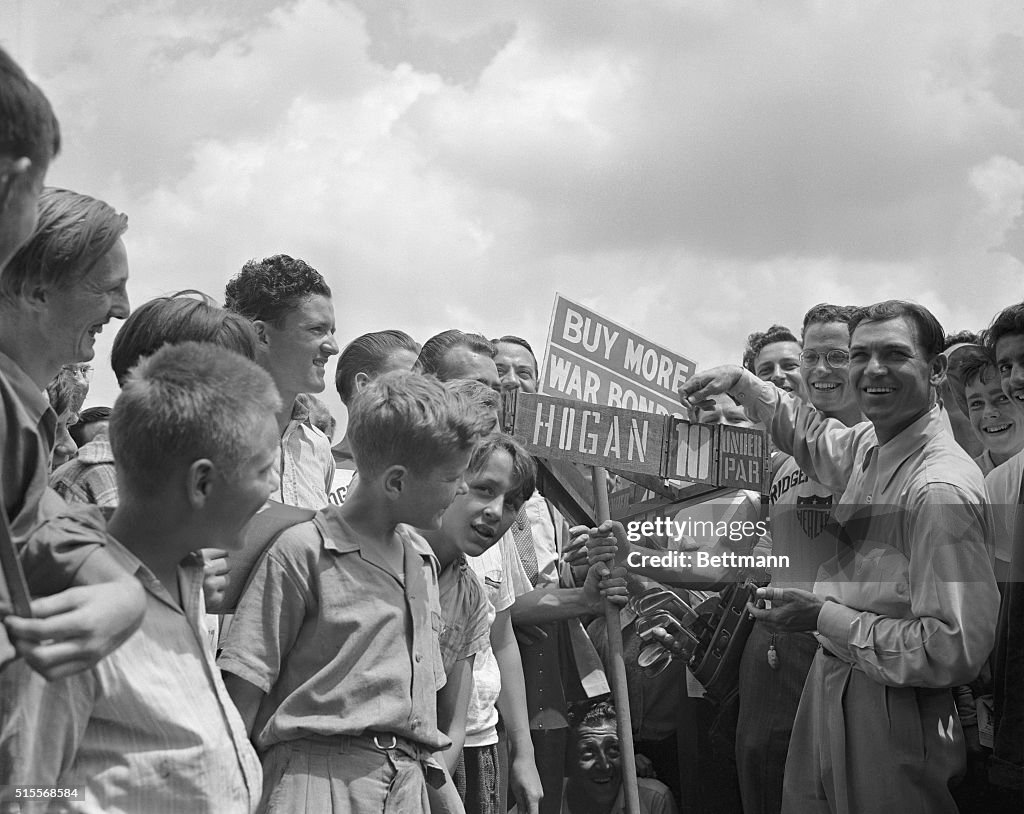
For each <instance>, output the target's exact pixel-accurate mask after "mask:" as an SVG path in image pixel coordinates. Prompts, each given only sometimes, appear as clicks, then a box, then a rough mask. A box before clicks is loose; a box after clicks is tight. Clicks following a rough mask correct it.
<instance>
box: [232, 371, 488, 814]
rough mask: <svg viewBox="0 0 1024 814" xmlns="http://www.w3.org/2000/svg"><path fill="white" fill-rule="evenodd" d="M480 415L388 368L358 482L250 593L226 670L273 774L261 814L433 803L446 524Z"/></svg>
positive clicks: (362, 432)
mask: <svg viewBox="0 0 1024 814" xmlns="http://www.w3.org/2000/svg"><path fill="white" fill-rule="evenodd" d="M479 435H480V419H479V418H478V417H477V412H476V411H475V410H471V409H469V407H468V405H467V404H466V403H465V401H464V400H463V399H461V398H459V397H457V396H455V395H453V394H451V393H449V392H448V391H447V390H445V388H444V387H443V386H442V385H441V384H440V383H439V382H437V381H436V380H434V379H432V378H429V377H424V376H421V375H418V374H414V373H389V374H385V375H383V376H381V377H379V378H378V379H376V380H375V381H373V382H371V383H370V384H368V385H367V386H366V387H365V388H364V389H363V390H361V391H360V392H359V393H358V394H356V396H355V397H354V398H353V400H352V404H351V406H350V413H349V424H348V438H349V441H350V443H351V446H352V453H353V457H354V459H355V463H356V467H357V469H358V471H359V479H358V481H357V482H356V485H355V487H354V488H353V489H352V491H351V492H350V494H349V495H348V496H347V498H346V500H345V503H344V504H342V505H341V506H329V507H327V508H326V509H323V510H322V511H320V512H319V513H318V514H317V515H316V516H315V517H314V518H313V519H312V520H310V521H308V522H305V523H300V524H298V525H296V526H293V527H291V528H289V529H286V530H285V531H284V532H283V533H282V534H281V535H280V537H278V538H277V540H276V541H274V542H273V543H272V544H271V545H270V547H269V548H268V550H267V552H266V554H265V555H264V556H263V558H262V559H261V561H260V562H259V563H258V564H257V566H256V568H255V570H254V572H253V575H252V577H251V580H250V583H249V586H248V587H247V589H246V590H245V592H244V593H243V595H242V597H241V599H240V600H239V603H238V609H237V611H236V614H235V618H234V622H233V624H232V626H231V629H230V631H229V632H228V634H227V637H226V641H225V645H224V650H223V653H222V655H221V658H220V666H221V668H222V669H223V670H224V671H225V681H226V683H227V684H228V689H229V691H230V692H231V694H232V697H233V698H234V699H235V702H236V704H237V705H238V708H239V710H240V711H241V713H242V717H243V719H244V720H245V722H246V725H247V727H248V729H249V731H250V734H251V736H252V738H253V740H254V742H255V744H256V747H257V749H258V750H259V751H260V753H261V756H262V759H263V766H264V773H265V778H266V780H265V784H264V796H263V802H262V804H261V811H269V812H289V814H290V812H294V811H321V812H334V813H335V814H340V813H342V812H345V813H346V814H347V812H371V811H372V812H380V811H389V812H390V811H396V812H399V811H400V812H403V814H405V812H409V813H410V814H412V812H416V811H426V810H427V805H428V804H427V799H426V794H427V790H426V783H425V782H424V781H425V779H429V781H430V782H431V785H432V786H434V787H435V788H436V787H438V786H439V785H442V784H443V783H444V782H445V774H444V773H443V770H442V769H441V767H440V766H439V764H438V763H437V762H436V761H435V759H434V754H433V753H435V752H437V751H438V750H441V749H444V748H446V747H447V746H448V745H449V743H450V741H449V740H448V738H447V737H446V736H445V735H444V734H443V733H441V732H440V731H438V728H437V714H436V691H437V689H438V688H439V687H440V686H442V685H443V683H444V670H443V668H442V662H441V656H440V653H439V652H438V644H437V635H438V634H439V633H440V630H441V615H440V608H439V603H438V592H437V571H438V568H437V560H436V558H435V557H434V555H433V553H432V552H431V551H430V548H429V546H428V545H427V543H426V541H425V540H424V539H423V538H422V537H421V536H420V535H419V534H417V533H416V532H415V531H414V530H413V529H412V528H410V527H416V528H422V529H427V530H430V529H437V528H438V527H439V526H440V523H441V516H442V515H443V514H444V512H445V510H447V509H448V507H449V506H450V505H451V503H452V501H453V500H454V499H455V498H456V496H457V495H460V494H463V493H465V491H466V484H465V481H464V480H463V476H464V474H465V471H466V467H467V465H468V463H469V460H470V456H471V454H472V452H473V449H474V448H475V446H476V443H477V440H478V438H479Z"/></svg>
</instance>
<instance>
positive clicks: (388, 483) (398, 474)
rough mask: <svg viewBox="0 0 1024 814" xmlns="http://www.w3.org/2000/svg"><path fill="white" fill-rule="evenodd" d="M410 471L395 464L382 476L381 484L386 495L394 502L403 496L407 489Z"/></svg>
mask: <svg viewBox="0 0 1024 814" xmlns="http://www.w3.org/2000/svg"><path fill="white" fill-rule="evenodd" d="M408 476H409V470H408V469H406V468H405V467H404V466H402V465H400V464H393V465H391V466H389V467H388V468H387V469H385V470H384V472H383V474H382V475H381V483H382V484H383V485H384V493H385V494H386V495H387V496H388V497H389V498H391V499H392V500H394V499H396V498H399V497H401V496H402V492H403V491H404V489H405V485H406V479H407V478H408Z"/></svg>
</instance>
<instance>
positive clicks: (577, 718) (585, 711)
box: [568, 698, 616, 731]
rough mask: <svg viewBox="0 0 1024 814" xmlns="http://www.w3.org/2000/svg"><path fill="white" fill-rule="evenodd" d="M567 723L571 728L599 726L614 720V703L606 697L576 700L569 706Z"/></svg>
mask: <svg viewBox="0 0 1024 814" xmlns="http://www.w3.org/2000/svg"><path fill="white" fill-rule="evenodd" d="M568 717H569V724H570V725H571V726H572V728H573V730H574V731H575V730H577V729H579V728H580V727H581V726H591V727H593V726H601V725H603V724H606V723H608V722H613V723H614V722H615V720H616V713H615V704H613V703H612V702H611V701H610V700H608V699H607V698H601V699H597V700H595V699H587V700H585V701H577V702H576V703H574V704H572V705H571V706H570V707H569V716H568Z"/></svg>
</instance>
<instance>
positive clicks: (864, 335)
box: [850, 316, 918, 347]
mask: <svg viewBox="0 0 1024 814" xmlns="http://www.w3.org/2000/svg"><path fill="white" fill-rule="evenodd" d="M867 342H873V343H877V342H886V343H888V344H910V345H913V346H914V347H917V346H918V341H917V331H916V330H915V327H914V323H913V322H911V321H910V320H909V319H907V318H906V317H903V316H899V317H893V318H892V319H877V320H876V319H873V320H871V321H868V320H864V321H862V322H860V323H858V325H857V327H856V328H854V329H853V334H852V335H851V336H850V345H851V346H855V345H863V344H866V343H867Z"/></svg>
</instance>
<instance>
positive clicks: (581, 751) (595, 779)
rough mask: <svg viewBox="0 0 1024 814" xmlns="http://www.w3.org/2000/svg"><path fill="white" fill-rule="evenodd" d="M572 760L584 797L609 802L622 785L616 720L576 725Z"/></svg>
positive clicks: (576, 778) (576, 779)
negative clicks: (573, 758) (590, 724)
mask: <svg viewBox="0 0 1024 814" xmlns="http://www.w3.org/2000/svg"><path fill="white" fill-rule="evenodd" d="M574 757H575V760H574V767H573V768H574V769H575V772H576V777H575V781H576V782H577V783H579V785H580V787H581V788H582V790H583V791H584V793H585V794H586V796H587V797H589V798H591V799H593V800H595V801H601V802H604V801H607V802H608V803H611V801H612V800H614V799H615V797H616V796H617V795H618V793H619V787H620V786H621V785H622V757H621V755H620V753H619V736H618V733H617V732H616V731H615V721H614V720H605V721H603V722H601V723H599V724H596V725H593V726H579V727H578V728H577V729H576V745H575V751H574Z"/></svg>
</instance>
